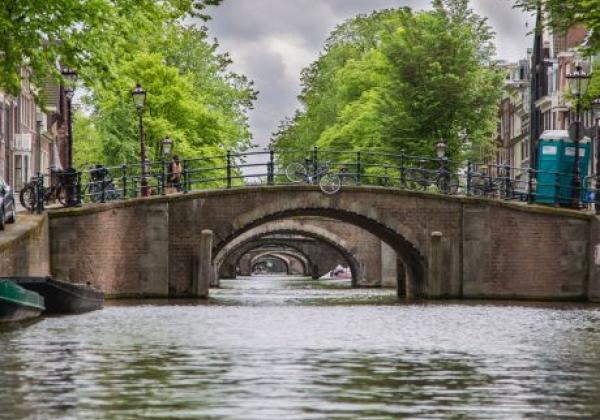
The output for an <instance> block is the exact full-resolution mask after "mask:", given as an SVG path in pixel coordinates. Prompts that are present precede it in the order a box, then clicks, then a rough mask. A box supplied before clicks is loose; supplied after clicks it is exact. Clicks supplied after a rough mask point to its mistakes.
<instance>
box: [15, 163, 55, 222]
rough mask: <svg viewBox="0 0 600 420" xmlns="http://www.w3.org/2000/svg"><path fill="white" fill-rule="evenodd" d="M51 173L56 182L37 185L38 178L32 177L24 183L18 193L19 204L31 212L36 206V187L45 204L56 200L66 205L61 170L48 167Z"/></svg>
mask: <svg viewBox="0 0 600 420" xmlns="http://www.w3.org/2000/svg"><path fill="white" fill-rule="evenodd" d="M50 173H51V175H57V181H56V183H54V184H52V185H50V186H49V187H46V186H44V185H43V184H42V185H39V186H38V182H39V180H38V178H37V177H32V178H31V180H30V181H29V182H28V183H27V184H25V186H24V187H23V188H22V189H21V192H20V193H19V201H20V202H21V205H22V206H23V207H24V208H25V209H27V210H28V211H30V212H33V211H34V210H35V208H36V205H37V202H38V188H39V190H40V191H41V194H42V200H43V202H44V204H45V205H47V204H48V203H50V201H55V200H58V202H59V203H60V204H62V205H63V206H66V203H67V193H66V190H67V189H66V186H65V184H64V182H63V176H64V174H65V173H64V172H63V171H56V170H53V169H50Z"/></svg>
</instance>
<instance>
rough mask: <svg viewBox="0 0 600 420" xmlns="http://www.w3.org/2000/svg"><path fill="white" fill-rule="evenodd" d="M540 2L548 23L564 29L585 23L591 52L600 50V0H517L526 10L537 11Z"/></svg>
mask: <svg viewBox="0 0 600 420" xmlns="http://www.w3.org/2000/svg"><path fill="white" fill-rule="evenodd" d="M540 4H541V7H542V11H543V13H544V15H543V16H544V21H545V23H546V24H547V25H549V26H550V27H552V28H553V29H554V30H559V31H560V30H563V31H564V30H567V29H569V28H570V27H572V26H573V25H576V24H583V25H585V27H586V28H587V29H588V31H589V38H588V42H587V47H588V48H589V50H590V52H593V53H596V52H599V51H600V0H543V1H541V0H515V5H516V6H517V7H520V8H522V9H524V10H526V11H535V10H537V8H538V6H540Z"/></svg>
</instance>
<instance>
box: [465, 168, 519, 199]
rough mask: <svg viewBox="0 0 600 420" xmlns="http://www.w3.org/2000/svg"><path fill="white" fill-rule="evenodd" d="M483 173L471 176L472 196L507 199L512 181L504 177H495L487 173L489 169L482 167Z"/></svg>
mask: <svg viewBox="0 0 600 420" xmlns="http://www.w3.org/2000/svg"><path fill="white" fill-rule="evenodd" d="M481 169H482V171H481V172H475V173H473V174H472V175H471V194H473V195H475V196H481V197H487V196H488V195H492V196H496V195H497V196H498V197H506V196H507V191H510V189H511V187H510V180H508V190H507V178H506V177H503V176H498V177H493V176H492V175H491V174H490V173H486V170H487V167H486V166H482V168H481Z"/></svg>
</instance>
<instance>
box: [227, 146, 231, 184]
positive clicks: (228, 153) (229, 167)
mask: <svg viewBox="0 0 600 420" xmlns="http://www.w3.org/2000/svg"><path fill="white" fill-rule="evenodd" d="M227 188H231V150H228V151H227Z"/></svg>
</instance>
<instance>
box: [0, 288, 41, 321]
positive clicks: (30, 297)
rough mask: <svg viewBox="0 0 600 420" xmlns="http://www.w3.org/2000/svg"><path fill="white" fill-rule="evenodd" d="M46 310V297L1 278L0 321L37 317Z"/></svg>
mask: <svg viewBox="0 0 600 420" xmlns="http://www.w3.org/2000/svg"><path fill="white" fill-rule="evenodd" d="M44 310H45V306H44V298H43V297H42V296H40V295H39V294H38V293H36V292H33V291H30V290H26V289H25V288H23V287H21V286H19V285H17V284H15V283H14V282H12V281H9V280H5V279H0V323H7V322H15V321H24V320H27V319H31V318H35V317H38V316H40V314H41V313H42V311H44Z"/></svg>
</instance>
